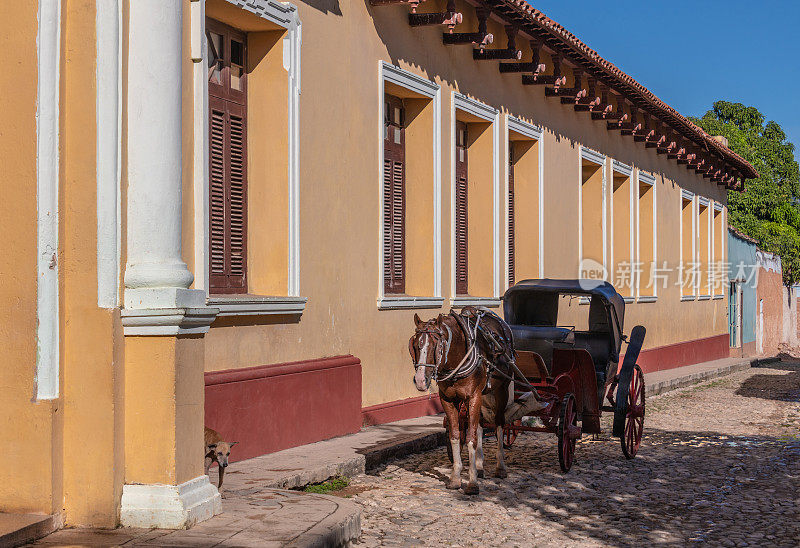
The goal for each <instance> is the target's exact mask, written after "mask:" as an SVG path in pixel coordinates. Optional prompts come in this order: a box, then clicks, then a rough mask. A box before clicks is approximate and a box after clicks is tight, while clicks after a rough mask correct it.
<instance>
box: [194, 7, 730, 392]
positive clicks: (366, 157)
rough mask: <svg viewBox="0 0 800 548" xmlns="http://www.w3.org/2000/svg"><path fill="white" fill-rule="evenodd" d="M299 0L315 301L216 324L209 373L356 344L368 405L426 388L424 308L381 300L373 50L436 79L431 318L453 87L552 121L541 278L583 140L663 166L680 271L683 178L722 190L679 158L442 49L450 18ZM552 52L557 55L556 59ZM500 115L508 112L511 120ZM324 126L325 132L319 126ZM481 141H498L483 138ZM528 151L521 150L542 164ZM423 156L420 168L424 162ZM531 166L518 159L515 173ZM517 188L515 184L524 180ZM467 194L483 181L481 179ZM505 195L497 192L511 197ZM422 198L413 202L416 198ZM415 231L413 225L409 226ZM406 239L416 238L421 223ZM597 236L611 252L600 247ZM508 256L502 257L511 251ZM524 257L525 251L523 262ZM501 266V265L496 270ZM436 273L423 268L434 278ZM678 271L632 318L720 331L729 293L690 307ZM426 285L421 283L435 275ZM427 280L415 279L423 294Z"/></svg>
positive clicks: (550, 260)
mask: <svg viewBox="0 0 800 548" xmlns="http://www.w3.org/2000/svg"><path fill="white" fill-rule="evenodd" d="M297 6H298V9H299V12H300V18H301V21H302V23H303V45H302V74H303V89H302V94H301V96H300V220H299V221H300V294H301V295H303V296H307V297H309V301H308V304H307V308H306V310H305V312H304V313H303V315H302V317H301V318H300V320H299V321H297V320H295V319H292V318H280V317H278V318H276V317H269V318H266V317H265V318H248V319H235V318H225V319H220V320H217V322H216V323H215V324H214V325H213V326H212V329H211V331H210V332H209V333H208V335H207V336H206V338H205V362H206V369H207V370H210V371H211V370H222V369H231V368H238V367H248V366H254V365H263V364H268V363H279V362H284V361H293V360H302V359H310V358H316V357H320V356H326V355H335V354H342V353H352V354H354V355H356V356H358V357H359V358H360V359H361V361H362V367H363V395H362V404H363V405H364V406H369V405H374V404H378V403H382V402H387V401H392V400H397V399H402V398H406V397H415V396H418V395H419V394H418V392H417V391H416V390H415V389H414V388H413V386H412V385H411V384H410V383H409V382H408V373H409V372H410V370H411V363H410V358H409V356H408V349H407V342H408V336H409V335H410V333H411V330H412V326H413V321H412V317H413V315H414V312H415V311H414V310H383V311H382V310H378V309H377V306H376V300H377V297H378V295H379V291H380V288H379V287H378V280H379V279H380V276H379V270H378V269H379V268H380V264H379V260H378V257H379V249H378V245H379V233H378V231H379V227H380V223H379V215H380V211H379V206H378V203H379V202H378V200H379V193H380V188H379V187H378V184H379V183H378V180H379V178H378V173H379V166H378V157H379V156H378V152H379V147H381V146H382V142H381V140H380V139H379V138H378V131H377V128H378V125H379V123H380V121H379V120H378V119H377V116H378V112H379V104H378V101H380V100H381V97H380V94H379V91H378V86H379V78H378V64H379V63H378V61H379V60H383V61H386V62H389V63H392V64H395V65H398V66H400V67H401V68H403V69H405V70H408V71H410V72H412V73H414V74H416V75H419V76H421V77H423V78H427V79H429V80H432V81H434V82H435V83H437V84H438V85H440V86H441V97H442V101H441V120H440V123H441V126H440V131H441V135H442V147H441V148H442V157H441V159H440V166H441V180H442V195H441V203H442V212H441V215H442V217H441V226H442V239H441V243H440V245H441V254H442V257H441V258H442V260H441V265H442V266H441V271H440V276H441V279H442V288H443V292H444V295H443V296H444V297H445V303H444V306H443V307H442V308H441V309H433V310H420V311H416V312H419V313H420V315H421V316H423V317H431V316H434V315H435V314H437V313H439V312H442V311H446V310H448V309H449V298H450V297H452V295H450V288H451V269H452V259H453V258H452V256H451V234H450V232H451V222H450V219H451V210H450V208H451V200H452V196H451V188H450V187H451V185H450V181H451V180H452V172H451V164H450V161H451V157H450V150H451V149H452V147H453V143H452V142H451V138H452V137H451V128H452V124H453V120H452V119H451V114H450V113H451V112H452V99H451V94H452V91H458V92H460V93H464V94H466V95H468V96H471V97H473V98H475V99H477V100H479V101H482V102H484V103H486V104H488V105H489V106H492V107H495V108H499V109H502V110H504V111H507V112H510V113H513V114H514V116H517V117H520V118H524V119H529V120H531V121H533V122H534V123H536V124H538V125H541V126H543V128H544V135H543V138H542V143H541V146H543V147H544V151H545V154H544V158H543V162H544V165H543V173H544V179H543V181H542V185H543V195H544V208H543V211H542V212H541V214H542V216H543V224H544V234H543V246H544V249H543V254H544V263H543V268H544V274H545V276H548V277H564V278H572V277H574V276H575V275H576V272H577V266H578V265H577V258H578V203H579V185H578V184H576V182H577V181H579V178H580V167H581V160H580V146H581V145H584V146H587V147H589V148H592V149H594V150H598V151H600V152H602V153H604V154H606V155H607V156H609V158H615V159H618V160H619V161H621V162H624V163H626V164H629V165H633V166H635V167H637V168H642V169H644V170H647V171H649V172H652V173H654V174H656V178H657V182H656V187H657V188H656V189H655V192H656V194H655V195H656V196H657V202H658V211H657V219H656V223H657V224H658V234H659V242H658V250H657V257H658V260H659V261H661V260H667V261H669V263H670V265H671V266H672V267H677V263H678V262H679V259H680V242H679V240H678V238H674V237H672V236H671V235H675V234H677V233H678V232H679V226H680V216H679V214H678V211H679V208H678V205H677V204H678V203H679V201H680V188H681V187H683V188H687V189H689V190H691V191H692V192H697V193H698V194H701V195H705V196H708V197H709V198H712V199H715V200H718V201H722V202H723V203H724V201H725V191H724V189H720V188H718V187H717V186H716V185H713V184H710V183H709V182H707V181H704V180H703V179H702V178H701V177H698V176H697V175H696V174H695V173H694V172H691V171H688V170H687V169H686V168H685V167H684V166H680V165H677V164H676V163H675V161H674V160H667V159H666V157H665V156H664V155H657V154H656V152H655V150H653V149H645V148H644V147H643V146H641V144H634V142H633V140H632V139H631V138H630V137H623V136H621V135H620V134H619V133H618V132H609V131H607V130H606V128H605V125H604V124H601V123H597V122H592V121H591V120H590V119H589V117H588V116H586V115H576V113H575V112H574V110H573V109H572V108H570V107H569V106H563V105H561V104H560V102H558V101H557V100H553V99H546V98H545V97H544V93H543V90H542V89H541V87H539V86H522V85H521V83H520V77H519V75H518V74H508V75H501V74H499V73H498V70H497V63H495V62H475V61H473V59H472V51H471V50H472V48H471V47H468V46H463V47H462V46H444V45H443V44H442V42H441V32H442V31H441V29H440V28H436V27H422V28H416V29H412V28H410V27H409V26H408V23H407V12H408V10H407V9H404V8H400V7H397V6H394V7H387V6H383V7H371V6H369V5H368V3H366V2H339V3H338V4H337V6H338V10H326V9H318V8H316V7H314V6H312V5H309V4H306V3H302V2H301V3H298V4H297ZM440 8H441V6H438V5H436V3H433V2H428V3H425V4H421V5H420V8H419V11H420V12H424V11H438V10H439V9H440ZM457 9H459V10H461V11H463V13H464V16H465V22H464V24H463V25H462V26H461V28H459V29H457V30H463V29H467V28H468V27H470V25H473V26H474V22H472V23H470V21H471V18H472V17H473V13H474V10H473V9H472V8H468V7H466V6H465V5H463V4H462V3H460V2H458V3H457ZM339 12H341V13H339ZM462 28H463V29H462ZM470 28H471V27H470ZM489 30H490V32H494V34H495V36H496V39H497V40H499V41H500V43H505V38H504V36H505V32H504V30H503V29H502V27H501V26H500V25H494V24H490V29H489ZM332 44H335V48H332ZM518 46H519V47H521V49H522V50H523V55H524V56H525V57H526V58H529V56H530V49H529V47H528V45H527V44H526V43H525V42H524V41H521V43H520V44H518ZM334 52H335V53H334ZM334 57H335V61H334ZM544 60H545V61H548V60H549V58H548V57H547V55H545V56H544ZM566 72H567V73H569V71H566ZM252 100H253V99H252V98H251V101H252ZM504 123H505V122H504V121H502V117H501V125H502V124H504ZM320 124H322V125H323V126H324V131H320V130H319V127H320ZM420 127H422V126H420ZM499 129H501V130H502V129H503V128H502V127H501V128H499ZM490 134H491V130H487V131H486V132H484V134H481V137H480V138H484V135H490ZM501 134H503V133H501ZM331 143H334V145H331ZM476 146H479V143H474V144H473V148H471V149H470V151H469V171H470V178H471V179H473V180H474V175H475V174H476V170H477V169H479V168H480V169H482V170H483V172H482V173H483V174H482V175H480V177H482V178H483V179H484V180H485V181H486V182H487V183H489V184H486V185H485V190H486V192H487V194H485V196H486V200H487V204H482V205H483V207H484V209H483V210H482V212H481V213H479V212H477V211H476V212H473V211H472V209H471V210H470V212H469V214H470V233H469V238H470V253H471V254H470V257H469V261H470V272H469V276H470V279H469V284H470V285H469V291H470V293H471V294H473V295H475V296H490V295H491V289H492V281H491V278H492V264H491V255H492V245H493V242H492V240H491V234H492V231H491V222H492V221H491V219H492V215H491V209H490V208H491V194H489V192H490V187H491V184H490V181H491V172H490V171H489V170H490V169H491V168H490V164H489V162H490V159H491V156H490V153H488V152H484V153H483V154H479V153H478V149H477V148H474V147H476ZM485 150H488V145H487V146H486V149H485ZM532 152H533V151H529V152H528V153H526V154H525V156H524V157H523V158H525V157H529V158H531V159H533V158H534V154H533V153H532ZM415 156H416V153H415ZM484 157H485V160H483V162H485V163H484V165H482V166H481V163H480V162H481V161H479V158H484ZM412 161H415V160H413V159H412ZM420 161H421V162H422V164H421V165H425V162H427V160H420ZM506 168H507V166H506V164H505V158H503V157H502V154H501V157H500V166H499V168H498V169H499V172H498V177H503V170H505V169H506ZM409 169H413V168H411V167H410V168H409ZM528 170H529V168H525V171H528ZM521 171H522V170H520V169H518V170H517V173H518V175H517V179H518V181H519V179H520V178H521V175H520V172H521ZM500 180H503V179H502V178H501V179H500ZM475 182H476V184H477V181H475ZM517 186H518V187H520V186H521V184H520V183H519V182H518V183H517ZM412 191H413V189H412ZM470 191H471V192H472V191H473V188H472V187H471V188H470ZM423 194H424V192H423ZM474 196H475V195H474V193H471V194H470V197H469V199H470V204H471V206H470V207H472V205H477V203H476V200H475V198H474ZM598 196H599V195H598ZM505 200H506V198H505V196H503V197H502V199H501V204H502V203H505ZM414 201H415V202H418V200H417V199H416V198H414ZM518 203H519V202H518ZM643 206H644V203H643V204H641V207H643ZM585 209H587V213H591V214H592V215H594V216H595V217H596V216H597V215H598V213H599V211H600V209H599V207H592V208H588V207H587V208H585ZM589 209H591V212H589V211H588V210H589ZM476 217H477V218H478V219H481V221H480V222H481V223H485V224H482V225H480V226H481V228H480V229H478V228H476V229H475V230H476V231H478V233H477V234H476V233H475V232H473V231H472V229H473V227H476V226H478V225H476V224H473V222H474V221H475V220H476ZM187 222H188V220H187ZM594 222H595V225H598V223H599V221H597V219H595V220H594ZM517 223H518V225H517V226H518V228H517V245H518V246H519V245H520V243H521V242H526V245H527V243H528V242H534V241H536V236H535V234H534V233H533V232H531V233H530V234H528V233H527V232H528V231H529V230H531V231H532V230H533V228H532V226H530V227H528V228H520V226H521V225H520V223H522V224H524V223H530V224H531V225H533V224H534V223H533V216H531V217H529V218H526V219H522V216H521V215H518V216H517ZM416 224H417V222H415V225H416ZM187 226H189V225H187ZM420 226H421V225H420ZM408 229H409V231H410V230H411V229H410V226H409V227H408ZM596 232H597V231H595V233H596ZM501 235H502V236H501V241H499V242H498V245H499V246H501V247H500V249H505V247H504V246H505V245H506V244H505V230H501ZM409 236H410V237H414V236H413V233H412V232H409ZM478 242H480V244H478ZM473 244H475V246H476V248H477V246H478V245H480V251H477V250H476V251H475V252H474V255H473V251H472V250H473ZM597 246H598V247H597V249H599V250H600V254H599V258H600V259H602V254H601V253H602V247H600V246H602V243H600V244H597ZM517 250H518V251H517V254H518V263H517V265H518V266H517V268H518V276H517V278H518V279H522V277H523V276H525V277H527V276H529V275H531V274H528V273H523V272H524V271H525V270H533V271H534V272H535V271H538V266H537V267H534V266H533V263H532V258H533V257H534V256H535V254H534V253H533V252H532V251H533V247H532V246H531V248H530V251H531V253H530V255H528V254H527V251H525V252H523V251H521V250H520V249H519V247H518V248H517ZM642 253H644V252H643V251H642ZM615 255H616V252H615ZM500 256H501V259H500V260H501V261H504V260H505V259H504V258H503V257H504V256H505V253H501V254H500ZM526 257H528V258H526ZM642 257H644V255H643V256H642ZM408 259H409V261H413V263H414V264H417V262H418V261H419V264H420V265H423V264H428V265H430V264H432V261H428V260H427V252H426V256H425V258H424V260H423V259H418V258H417V257H416V256H412V255H409V258H408ZM528 260H531V262H530V263H529V264H528V266H525V262H526V261H528ZM409 264H411V263H409ZM480 265H482V266H480ZM479 266H480V267H479ZM476 267H479V268H476ZM420 268H421V267H420ZM473 268H475V270H473ZM501 271H502V272H504V271H505V269H504V268H501ZM432 274H433V273H432V271H431V270H430V267H428V270H426V271H425V276H432ZM415 275H416V274H415ZM533 275H534V276H535V275H536V274H535V273H534V274H533ZM428 279H429V278H428ZM676 281H677V274H676V273H675V272H673V273H671V274H670V276H669V279H668V285H667V287H666V288H661V287H659V288H658V298H657V301H656V302H654V303H641V304H630V305H629V306H628V309H627V311H626V314H627V316H626V325H627V326H628V328H630V327H631V326H633V325H636V323H643V324H644V325H646V326H647V328H648V335H647V341H646V343H645V346H646V348H652V347H655V346H661V345H665V344H671V343H675V342H679V341H685V340H693V339H696V338H700V337H705V336H711V335H716V334H720V333H724V332H725V330H726V327H725V311H726V310H725V309H726V307H725V305H724V304H723V301H720V300H710V301H702V302H680V290H679V288H678V287H677V286H676V285H675V283H676ZM428 283H430V282H428V281H426V282H425V285H427V284H428ZM476 284H479V285H476ZM645 285H646V284H645ZM412 286H416V283H415V284H412ZM411 291H412V289H411V288H409V292H411ZM417 291H418V290H417V289H413V292H414V293H416V292H417ZM665 317H680V318H681V319H682V321H681V322H679V323H678V324H676V323H675V322H664V321H663V319H662V318H665Z"/></svg>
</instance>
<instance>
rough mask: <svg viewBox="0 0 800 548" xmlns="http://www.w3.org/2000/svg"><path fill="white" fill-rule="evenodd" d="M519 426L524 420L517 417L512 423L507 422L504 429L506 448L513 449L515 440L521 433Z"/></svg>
mask: <svg viewBox="0 0 800 548" xmlns="http://www.w3.org/2000/svg"><path fill="white" fill-rule="evenodd" d="M517 426H522V420H520V419H517V420H515V421H514V422H513V423H512V424H506V427H505V428H504V429H503V435H504V437H505V438H506V441H505V443H504V444H503V445H504V446H505V448H506V449H511V446H512V445H514V442H515V441H516V439H517V436H518V435H519V430H517Z"/></svg>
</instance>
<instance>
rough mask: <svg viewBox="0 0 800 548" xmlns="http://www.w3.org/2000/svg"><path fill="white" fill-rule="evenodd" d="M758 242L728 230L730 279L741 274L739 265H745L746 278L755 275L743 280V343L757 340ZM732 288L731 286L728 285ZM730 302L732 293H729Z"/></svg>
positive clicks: (743, 270)
mask: <svg viewBox="0 0 800 548" xmlns="http://www.w3.org/2000/svg"><path fill="white" fill-rule="evenodd" d="M757 250H758V247H756V244H754V243H751V242H748V241H746V240H743V239H741V238H739V237H738V236H736V235H735V234H733V233H732V232H728V261H729V262H730V265H731V269H730V275H729V279H730V280H734V279H735V278H737V274H741V272H740V269H739V265H743V269H742V272H743V273H744V277H745V278H749V277H751V276H753V278H752V279H751V280H750V281H749V283H748V282H747V280H745V281H744V282H742V343H743V344H744V343H751V342H754V341H755V340H756V314H757V309H756V302H757V301H756V288H755V277H754V275H755V273H754V272H753V269H754V268H755V266H754V265H756V264H757V263H756V251H757ZM728 289H729V290H730V286H728ZM728 302H730V295H728Z"/></svg>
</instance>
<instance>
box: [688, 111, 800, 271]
mask: <svg viewBox="0 0 800 548" xmlns="http://www.w3.org/2000/svg"><path fill="white" fill-rule="evenodd" d="M691 120H692V121H693V122H694V123H695V124H697V125H699V126H700V127H702V128H703V129H704V130H705V131H706V132H707V133H709V134H710V135H722V136H724V137H726V138H727V139H728V146H729V147H730V148H731V150H733V151H734V152H736V153H737V154H739V156H741V157H743V158H744V159H745V160H747V161H748V162H750V163H751V164H752V165H753V167H755V168H756V170H757V171H758V173H759V175H760V177H759V178H758V179H748V180H747V181H746V182H745V187H744V191H743V192H738V191H732V190H729V191H728V223H729V224H730V225H731V226H732V227H734V228H735V229H737V230H739V231H740V232H743V233H744V234H747V235H748V236H750V237H751V238H754V239H756V240H758V242H759V245H760V246H761V248H762V249H764V250H765V251H770V252H772V253H777V254H778V255H780V257H781V264H782V266H783V281H784V283H785V284H786V285H791V284H794V283H797V282H799V281H800V205H799V204H800V169H799V168H798V164H797V161H796V160H795V159H794V145H793V144H792V143H790V142H789V141H788V140H787V138H786V134H785V133H784V131H783V129H781V126H780V125H778V123H777V122H774V121H766V122H765V119H764V115H763V114H761V112H759V110H758V109H757V108H755V107H748V106H745V105H743V104H741V103H729V102H727V101H716V102H715V103H714V108H713V109H712V110H709V111H708V112H706V113H705V115H703V117H702V118H692V119H691Z"/></svg>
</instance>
